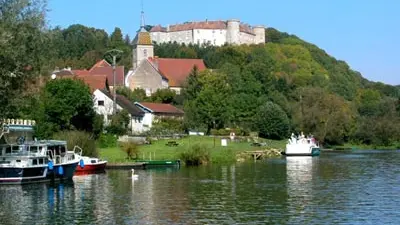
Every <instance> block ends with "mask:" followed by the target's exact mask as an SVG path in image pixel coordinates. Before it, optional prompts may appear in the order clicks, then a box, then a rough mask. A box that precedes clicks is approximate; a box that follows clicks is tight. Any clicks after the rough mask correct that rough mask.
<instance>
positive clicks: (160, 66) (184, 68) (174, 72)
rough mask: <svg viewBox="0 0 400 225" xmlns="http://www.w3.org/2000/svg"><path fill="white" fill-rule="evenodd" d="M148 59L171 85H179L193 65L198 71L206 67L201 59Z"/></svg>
mask: <svg viewBox="0 0 400 225" xmlns="http://www.w3.org/2000/svg"><path fill="white" fill-rule="evenodd" d="M149 61H150V62H151V63H152V64H153V65H154V67H155V68H156V69H157V70H158V71H159V72H160V73H161V75H162V76H164V77H166V78H167V79H168V84H169V86H171V87H181V86H182V84H183V82H184V81H185V80H186V78H187V77H188V76H189V74H190V72H191V71H192V69H193V67H194V66H197V69H198V70H199V71H203V70H205V69H206V66H205V64H204V61H203V60H202V59H172V58H149Z"/></svg>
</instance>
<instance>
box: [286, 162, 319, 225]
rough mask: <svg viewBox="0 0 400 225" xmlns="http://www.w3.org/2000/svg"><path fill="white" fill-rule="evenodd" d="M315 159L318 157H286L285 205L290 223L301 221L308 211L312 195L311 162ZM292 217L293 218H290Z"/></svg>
mask: <svg viewBox="0 0 400 225" xmlns="http://www.w3.org/2000/svg"><path fill="white" fill-rule="evenodd" d="M317 159H318V157H310V156H298V157H297V156H296V157H286V179H287V193H288V199H287V204H288V215H289V216H290V217H289V221H290V222H298V221H299V220H302V215H304V214H306V213H307V211H309V210H307V207H309V206H310V203H311V202H312V201H313V194H314V193H313V162H314V161H316V160H317ZM314 163H315V162H314ZM293 216H295V217H294V218H292V217H293ZM305 216H307V215H305ZM293 219H295V220H294V221H293Z"/></svg>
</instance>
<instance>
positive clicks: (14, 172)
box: [0, 166, 47, 184]
mask: <svg viewBox="0 0 400 225" xmlns="http://www.w3.org/2000/svg"><path fill="white" fill-rule="evenodd" d="M46 174H47V166H43V167H27V168H18V167H8V168H4V167H2V168H0V184H25V183H37V182H46V180H47V179H46Z"/></svg>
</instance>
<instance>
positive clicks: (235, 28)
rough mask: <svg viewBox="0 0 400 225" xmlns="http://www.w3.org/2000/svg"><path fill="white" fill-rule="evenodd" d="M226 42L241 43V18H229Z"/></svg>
mask: <svg viewBox="0 0 400 225" xmlns="http://www.w3.org/2000/svg"><path fill="white" fill-rule="evenodd" d="M226 42H227V43H228V44H240V21H239V20H228V23H227V27H226Z"/></svg>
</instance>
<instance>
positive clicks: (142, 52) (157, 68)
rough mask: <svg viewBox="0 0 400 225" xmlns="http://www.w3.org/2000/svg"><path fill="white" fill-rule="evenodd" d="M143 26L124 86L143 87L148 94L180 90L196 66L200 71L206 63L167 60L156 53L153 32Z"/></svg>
mask: <svg viewBox="0 0 400 225" xmlns="http://www.w3.org/2000/svg"><path fill="white" fill-rule="evenodd" d="M143 21H144V20H143V14H142V25H141V28H140V30H139V31H138V32H137V35H136V37H135V39H134V40H133V46H134V47H133V51H132V53H133V57H132V58H133V60H132V69H131V70H130V71H129V72H128V73H127V75H126V76H125V86H126V87H128V88H130V89H131V90H134V89H136V88H141V89H144V90H145V92H146V95H147V96H150V95H151V94H152V93H154V92H156V91H157V90H158V89H163V88H170V89H172V90H175V91H176V92H177V93H180V90H181V88H182V85H183V82H184V81H185V79H186V78H187V77H188V76H189V74H190V72H191V71H192V69H193V68H194V67H195V66H196V67H197V68H198V70H199V71H202V70H205V69H206V66H205V64H204V62H203V60H202V59H167V58H158V57H157V56H154V46H153V42H152V38H151V35H150V32H148V31H147V30H146V29H145V28H144V27H145V25H144V22H143Z"/></svg>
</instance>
